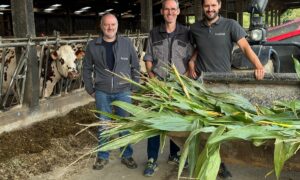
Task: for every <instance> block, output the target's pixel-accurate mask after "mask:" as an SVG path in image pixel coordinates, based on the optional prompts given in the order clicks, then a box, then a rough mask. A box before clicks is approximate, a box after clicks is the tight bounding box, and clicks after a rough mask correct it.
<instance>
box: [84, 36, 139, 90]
mask: <svg viewBox="0 0 300 180" xmlns="http://www.w3.org/2000/svg"><path fill="white" fill-rule="evenodd" d="M102 42H103V40H102V37H99V38H96V39H94V40H92V41H90V42H89V43H88V45H87V48H86V54H85V57H84V60H83V81H84V84H85V89H86V91H87V92H88V93H89V94H92V93H94V92H95V90H99V91H103V92H106V93H119V92H124V91H129V90H130V89H131V84H130V83H129V82H128V81H126V80H123V79H121V78H119V77H117V76H116V75H114V74H113V73H116V74H119V75H122V76H123V75H125V76H127V77H129V78H131V79H132V80H134V81H135V82H139V70H140V65H139V61H138V57H137V53H136V51H135V49H134V47H133V45H132V43H131V41H130V40H129V38H127V37H121V36H117V39H116V42H115V43H114V45H113V53H114V57H115V64H114V68H113V71H112V72H113V73H112V72H110V71H109V70H108V67H107V64H106V56H105V54H106V51H105V49H104V46H101V43H102ZM92 75H93V77H92Z"/></svg>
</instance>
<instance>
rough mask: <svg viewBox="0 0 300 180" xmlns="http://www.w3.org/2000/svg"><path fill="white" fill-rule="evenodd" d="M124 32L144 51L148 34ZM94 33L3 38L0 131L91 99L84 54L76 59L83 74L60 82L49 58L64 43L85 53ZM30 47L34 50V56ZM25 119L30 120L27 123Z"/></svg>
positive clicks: (78, 69)
mask: <svg viewBox="0 0 300 180" xmlns="http://www.w3.org/2000/svg"><path fill="white" fill-rule="evenodd" d="M123 36H127V37H129V38H130V40H131V41H132V43H133V44H134V46H135V49H136V51H137V53H138V54H139V55H140V54H142V52H143V50H144V44H145V41H146V37H147V36H146V35H145V34H135V35H134V34H132V35H129V34H126V35H123ZM95 37H98V35H86V36H60V35H59V33H57V34H56V35H55V36H53V37H35V38H31V37H28V38H3V39H0V60H1V63H0V103H1V105H0V110H1V113H0V116H1V122H0V125H1V128H0V129H1V130H0V132H4V131H10V130H13V129H15V128H20V126H19V125H21V124H22V125H29V124H30V123H33V122H36V121H40V120H41V119H46V118H50V117H53V116H57V115H59V114H61V115H64V114H65V113H66V112H68V111H70V110H71V109H72V108H75V107H77V106H80V105H84V104H87V103H88V102H90V101H91V100H92V99H91V98H90V97H89V95H87V94H86V93H85V92H84V84H83V82H82V76H81V74H80V73H81V70H82V60H83V59H82V57H83V55H81V56H77V57H76V60H75V64H76V71H77V72H78V73H79V74H80V75H79V76H78V77H77V78H75V79H70V78H68V77H63V78H61V79H58V82H57V83H53V79H52V80H51V81H49V76H52V77H53V78H57V76H58V75H57V76H56V77H55V76H53V72H51V71H50V70H51V68H52V69H53V68H56V67H55V66H57V64H58V63H57V62H56V63H54V64H51V61H53V60H51V61H48V59H49V58H50V57H51V56H52V53H53V52H55V51H56V50H57V49H59V48H60V47H61V46H63V45H70V46H71V47H72V49H73V50H74V53H75V54H76V55H78V51H80V52H83V53H84V50H85V46H86V44H87V43H88V42H89V41H90V40H91V39H92V38H95ZM31 48H33V50H32V49H31ZM30 51H34V53H33V55H32V54H31V56H30ZM45 59H46V61H45ZM30 61H33V62H31V63H29V62H30ZM50 65H51V66H50ZM28 68H30V70H28ZM49 72H50V73H49ZM58 73H60V72H58ZM43 79H45V80H44V81H43ZM33 81H34V82H33ZM47 83H48V84H49V83H52V84H50V85H51V89H50V92H49V93H48V94H47V95H46V96H45V93H44V92H45V91H47V92H48V91H49V88H50V87H49V85H48V86H47ZM26 90H27V91H26ZM32 90H33V91H32ZM24 99H25V100H24ZM62 99H63V100H62ZM26 101H27V102H26ZM28 101H29V103H28ZM30 104H33V105H30ZM47 111H48V112H47ZM37 114H40V115H37ZM26 119H28V122H30V123H26V122H27V121H26Z"/></svg>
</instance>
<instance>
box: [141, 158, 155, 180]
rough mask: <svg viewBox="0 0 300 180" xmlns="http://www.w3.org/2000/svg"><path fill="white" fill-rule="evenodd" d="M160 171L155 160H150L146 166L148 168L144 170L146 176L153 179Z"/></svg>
mask: <svg viewBox="0 0 300 180" xmlns="http://www.w3.org/2000/svg"><path fill="white" fill-rule="evenodd" d="M157 170H158V167H157V163H156V162H155V161H154V159H153V158H150V159H149V160H148V162H147V164H146V168H145V170H144V176H146V177H151V176H153V174H154V172H155V171H157Z"/></svg>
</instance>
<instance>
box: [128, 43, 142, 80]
mask: <svg viewBox="0 0 300 180" xmlns="http://www.w3.org/2000/svg"><path fill="white" fill-rule="evenodd" d="M129 47H130V62H131V79H132V80H134V81H135V82H137V83H139V80H140V62H139V59H138V56H137V53H136V51H135V49H134V47H133V45H132V43H130V46H129Z"/></svg>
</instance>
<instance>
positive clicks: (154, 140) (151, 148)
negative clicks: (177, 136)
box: [147, 136, 180, 161]
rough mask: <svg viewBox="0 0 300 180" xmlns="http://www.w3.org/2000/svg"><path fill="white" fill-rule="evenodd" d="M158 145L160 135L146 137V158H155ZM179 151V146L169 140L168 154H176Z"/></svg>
mask: <svg viewBox="0 0 300 180" xmlns="http://www.w3.org/2000/svg"><path fill="white" fill-rule="evenodd" d="M159 145H160V136H154V137H151V138H149V139H148V144H147V154H148V159H150V158H153V159H154V161H156V160H157V158H158V152H159ZM179 151H180V148H179V147H178V146H177V145H176V144H175V143H174V142H173V141H172V140H170V156H177V153H178V152H179Z"/></svg>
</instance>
